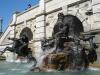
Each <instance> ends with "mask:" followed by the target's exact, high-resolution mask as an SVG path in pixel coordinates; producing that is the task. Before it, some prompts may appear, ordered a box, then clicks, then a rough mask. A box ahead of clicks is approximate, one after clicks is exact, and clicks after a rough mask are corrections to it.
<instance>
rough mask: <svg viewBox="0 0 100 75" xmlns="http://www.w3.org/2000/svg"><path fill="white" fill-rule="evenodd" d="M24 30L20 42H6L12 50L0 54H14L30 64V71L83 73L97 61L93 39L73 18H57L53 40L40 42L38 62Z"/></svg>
mask: <svg viewBox="0 0 100 75" xmlns="http://www.w3.org/2000/svg"><path fill="white" fill-rule="evenodd" d="M26 29H27V28H26ZM26 29H25V30H26ZM25 30H23V31H22V33H21V36H20V38H19V39H17V38H9V39H10V40H13V41H14V44H13V46H12V47H6V48H5V49H4V51H3V52H2V54H3V53H4V52H5V51H7V50H8V51H11V52H13V53H16V54H17V55H18V58H20V59H22V60H23V58H28V59H29V60H33V61H34V65H33V66H32V68H31V71H34V72H40V71H44V72H48V71H49V72H50V71H69V70H70V71H71V70H73V71H74V70H79V71H80V70H86V69H87V68H88V67H89V64H90V63H92V64H93V63H94V62H95V61H96V60H97V54H96V49H97V48H98V46H97V45H96V43H95V42H93V38H94V37H95V36H93V35H91V34H83V32H84V28H83V24H82V22H81V21H80V20H79V19H78V18H77V17H76V16H73V15H70V14H69V15H63V13H59V14H58V20H57V23H56V24H55V26H54V28H53V33H52V37H51V38H48V39H46V38H44V39H42V40H41V46H42V47H41V49H42V50H43V53H42V55H41V57H40V58H39V61H37V59H36V58H35V57H33V56H32V51H31V50H30V48H28V44H29V38H28V37H29V36H27V35H26V34H24V31H25ZM28 31H29V30H27V31H26V32H28ZM87 42H88V43H89V44H88V45H87Z"/></svg>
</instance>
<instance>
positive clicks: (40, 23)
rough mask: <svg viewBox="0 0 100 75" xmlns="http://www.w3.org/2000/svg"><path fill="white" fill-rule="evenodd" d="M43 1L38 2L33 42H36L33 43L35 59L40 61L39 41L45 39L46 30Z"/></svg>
mask: <svg viewBox="0 0 100 75" xmlns="http://www.w3.org/2000/svg"><path fill="white" fill-rule="evenodd" d="M44 1H45V0H40V5H39V10H38V15H36V30H35V40H38V41H37V42H35V43H34V47H35V57H36V58H37V59H38V60H40V59H39V58H40V57H41V55H42V53H43V51H42V49H41V39H43V38H44V37H46V28H45V2H44Z"/></svg>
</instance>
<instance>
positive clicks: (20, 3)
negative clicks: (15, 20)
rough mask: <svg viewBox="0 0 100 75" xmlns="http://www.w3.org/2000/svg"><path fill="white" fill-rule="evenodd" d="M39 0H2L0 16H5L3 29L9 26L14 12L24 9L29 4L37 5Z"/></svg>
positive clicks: (0, 0)
mask: <svg viewBox="0 0 100 75" xmlns="http://www.w3.org/2000/svg"><path fill="white" fill-rule="evenodd" d="M38 2H39V0H0V18H1V17H2V18H3V24H2V25H3V31H5V29H6V28H7V27H8V24H9V23H10V21H11V19H12V15H13V12H15V11H18V12H21V11H24V10H25V9H27V8H28V5H29V4H31V5H32V6H33V5H36V4H37V3H38Z"/></svg>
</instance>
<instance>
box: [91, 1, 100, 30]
mask: <svg viewBox="0 0 100 75" xmlns="http://www.w3.org/2000/svg"><path fill="white" fill-rule="evenodd" d="M92 7H93V17H94V25H93V26H92V28H93V29H100V0H92Z"/></svg>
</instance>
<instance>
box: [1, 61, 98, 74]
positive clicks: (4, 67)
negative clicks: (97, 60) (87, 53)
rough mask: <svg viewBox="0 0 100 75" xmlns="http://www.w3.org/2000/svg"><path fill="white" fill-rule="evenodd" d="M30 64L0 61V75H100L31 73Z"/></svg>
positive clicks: (91, 72) (86, 72)
mask: <svg viewBox="0 0 100 75" xmlns="http://www.w3.org/2000/svg"><path fill="white" fill-rule="evenodd" d="M31 66H32V64H25V63H24V64H22V63H8V62H1V61H0V75H100V70H93V69H92V70H87V71H84V72H31V71H30V70H29V69H30V67H31Z"/></svg>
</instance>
